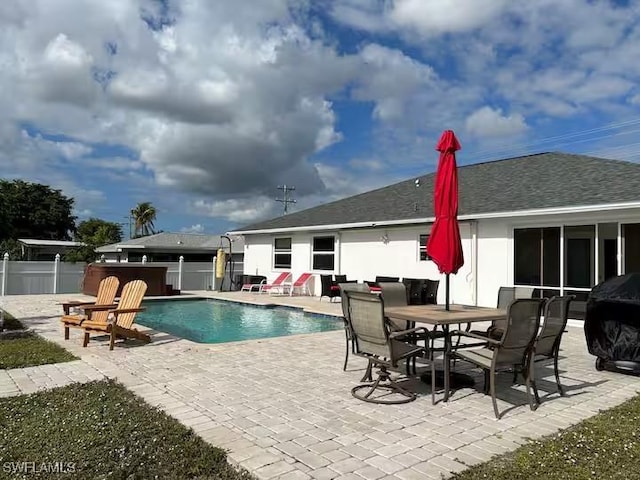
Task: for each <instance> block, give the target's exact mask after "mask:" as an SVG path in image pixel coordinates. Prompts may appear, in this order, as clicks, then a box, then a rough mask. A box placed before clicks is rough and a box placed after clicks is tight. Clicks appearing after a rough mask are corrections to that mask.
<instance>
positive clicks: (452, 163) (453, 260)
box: [427, 130, 464, 310]
mask: <svg viewBox="0 0 640 480" xmlns="http://www.w3.org/2000/svg"><path fill="white" fill-rule="evenodd" d="M460 148H461V147H460V143H459V142H458V139H457V138H456V136H455V134H454V133H453V130H445V131H444V132H443V133H442V136H441V137H440V141H439V142H438V145H437V146H436V150H438V151H439V152H440V160H439V161H438V171H437V172H436V183H435V187H434V210H435V216H436V221H435V222H434V224H433V226H432V227H431V235H430V236H429V242H428V243H427V253H428V254H429V256H430V257H431V259H432V260H433V261H434V262H435V264H436V265H437V266H438V269H439V270H440V273H444V274H446V283H445V293H446V303H445V308H446V309H447V310H449V275H450V274H452V273H457V272H458V270H459V269H460V267H461V266H462V265H464V256H463V254H462V242H461V241H460V229H459V227H458V171H457V167H456V151H457V150H460Z"/></svg>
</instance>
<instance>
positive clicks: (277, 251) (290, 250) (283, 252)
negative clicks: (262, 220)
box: [271, 237, 293, 271]
mask: <svg viewBox="0 0 640 480" xmlns="http://www.w3.org/2000/svg"><path fill="white" fill-rule="evenodd" d="M278 240H289V248H288V249H286V248H278V247H277V246H276V243H277V241H278ZM277 255H289V266H288V267H287V266H284V265H283V264H280V265H278V264H277V263H276V256H277ZM271 258H272V261H273V262H272V263H273V269H274V270H283V271H285V270H291V265H292V264H293V237H274V238H273V255H272V257H271Z"/></svg>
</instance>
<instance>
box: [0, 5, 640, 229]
mask: <svg viewBox="0 0 640 480" xmlns="http://www.w3.org/2000/svg"><path fill="white" fill-rule="evenodd" d="M80 19H82V20H80ZM639 23H640V2H637V1H587V0H563V1H562V2H557V1H551V0H537V1H535V2H531V1H525V0H490V1H480V0H456V1H453V0H316V1H311V0H253V1H250V0H246V1H244V2H238V1H237V0H234V1H231V0H216V1H215V2H212V1H209V0H189V1H186V0H183V1H177V0H111V1H109V2H98V1H95V0H91V1H90V0H33V1H27V0H8V1H5V2H2V3H1V4H0V65H2V66H3V68H2V69H1V70H0V71H1V73H0V108H1V109H2V112H3V115H2V116H0V172H2V173H1V175H0V176H1V177H3V178H21V179H25V180H30V181H36V182H41V183H46V184H48V185H51V186H52V187H54V188H59V189H61V190H62V191H63V192H64V193H65V194H67V195H69V196H72V197H73V198H74V199H75V200H76V214H77V215H78V216H79V217H80V219H83V218H88V217H90V216H94V217H99V218H103V219H105V220H110V221H115V222H122V223H123V224H125V228H124V231H125V235H126V234H127V233H128V226H126V224H127V222H128V219H127V218H126V217H127V215H128V212H129V211H130V210H131V209H132V208H133V207H134V206H135V205H136V204H137V203H138V202H142V201H149V202H152V203H153V204H154V205H155V206H156V208H157V209H158V218H157V222H156V227H157V228H159V229H162V230H165V231H190V232H204V233H221V232H224V231H227V230H230V229H233V228H236V227H240V226H242V225H245V224H248V223H253V222H255V221H259V220H263V219H267V218H271V217H273V216H277V215H279V214H280V213H281V210H282V205H281V204H280V203H278V202H276V201H275V200H274V199H275V198H276V197H277V196H278V195H279V194H280V192H279V191H278V190H277V186H278V185H282V184H287V185H295V187H296V192H295V198H296V200H297V204H296V205H295V206H294V208H295V209H296V210H300V209H303V208H307V207H310V206H313V205H317V204H319V203H324V202H327V201H331V200H335V199H339V198H342V197H345V196H348V195H353V194H356V193H360V192H362V191H366V190H370V189H373V188H376V187H379V186H383V185H387V184H390V183H393V182H396V181H399V180H403V179H406V178H410V177H412V176H415V175H418V174H422V173H425V172H430V171H433V170H434V168H435V164H436V161H437V153H436V152H435V151H434V146H435V143H436V141H437V139H438V137H439V135H440V133H441V132H442V130H444V129H449V128H450V129H453V130H454V131H455V132H456V134H457V136H458V138H459V139H460V142H461V143H462V147H463V149H462V151H461V152H459V156H458V162H459V164H460V165H465V164H471V163H476V162H481V161H490V160H496V159H500V158H506V157H511V156H517V155H523V154H527V153H534V152H542V151H553V150H559V151H567V152H576V153H585V154H591V155H597V156H604V157H610V158H617V159H623V160H629V161H634V162H635V161H639V160H640V116H639V115H638V113H639V110H640V86H639V85H640V38H639V37H640V26H639Z"/></svg>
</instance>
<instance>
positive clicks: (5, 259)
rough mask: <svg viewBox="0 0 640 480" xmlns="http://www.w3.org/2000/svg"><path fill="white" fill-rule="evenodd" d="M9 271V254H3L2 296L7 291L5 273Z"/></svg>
mask: <svg viewBox="0 0 640 480" xmlns="http://www.w3.org/2000/svg"><path fill="white" fill-rule="evenodd" d="M8 270H9V254H8V253H5V254H4V255H3V256H2V296H3V297H4V294H5V293H6V291H7V272H8Z"/></svg>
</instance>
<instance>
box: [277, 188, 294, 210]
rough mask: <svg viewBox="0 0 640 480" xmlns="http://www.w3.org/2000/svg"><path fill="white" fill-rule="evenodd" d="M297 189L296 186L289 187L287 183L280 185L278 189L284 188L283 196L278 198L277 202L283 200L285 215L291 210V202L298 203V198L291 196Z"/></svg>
mask: <svg viewBox="0 0 640 480" xmlns="http://www.w3.org/2000/svg"><path fill="white" fill-rule="evenodd" d="M295 189H296V187H288V186H287V185H282V186H280V185H278V190H282V197H283V198H276V202H281V203H283V204H284V215H286V214H287V212H288V211H289V204H290V203H296V200H294V199H293V198H291V196H290V195H291V192H293V191H294V190H295Z"/></svg>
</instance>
